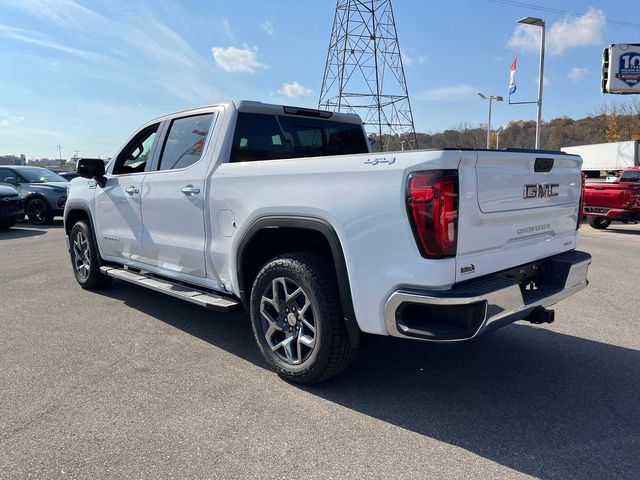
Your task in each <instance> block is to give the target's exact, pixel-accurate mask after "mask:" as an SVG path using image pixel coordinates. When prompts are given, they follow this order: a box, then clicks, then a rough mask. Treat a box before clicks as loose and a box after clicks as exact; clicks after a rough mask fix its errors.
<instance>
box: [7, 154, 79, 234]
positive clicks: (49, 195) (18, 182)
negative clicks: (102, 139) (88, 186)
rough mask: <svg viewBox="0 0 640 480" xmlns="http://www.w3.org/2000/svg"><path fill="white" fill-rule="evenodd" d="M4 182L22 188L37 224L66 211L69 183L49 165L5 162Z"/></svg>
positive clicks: (50, 219)
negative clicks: (23, 164) (38, 165)
mask: <svg viewBox="0 0 640 480" xmlns="http://www.w3.org/2000/svg"><path fill="white" fill-rule="evenodd" d="M0 183H4V184H5V185H10V186H12V187H13V188H15V189H16V190H17V191H18V193H19V194H20V197H21V198H22V202H23V204H24V210H25V213H26V215H27V217H28V218H29V221H30V222H31V223H33V224H34V225H44V224H48V223H51V221H52V220H53V217H54V216H61V215H62V214H63V213H64V206H65V204H66V202H67V187H68V185H69V182H68V181H67V180H65V179H64V178H62V177H60V175H58V174H56V173H54V172H52V171H50V170H48V169H46V168H40V167H24V166H8V165H7V166H5V165H2V166H0Z"/></svg>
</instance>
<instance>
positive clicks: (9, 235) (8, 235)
mask: <svg viewBox="0 0 640 480" xmlns="http://www.w3.org/2000/svg"><path fill="white" fill-rule="evenodd" d="M31 227H32V225H22V224H18V225H16V226H15V227H11V228H9V229H7V230H0V241H2V240H10V239H16V238H28V237H37V236H39V235H44V234H45V233H47V231H46V230H40V229H34V228H31Z"/></svg>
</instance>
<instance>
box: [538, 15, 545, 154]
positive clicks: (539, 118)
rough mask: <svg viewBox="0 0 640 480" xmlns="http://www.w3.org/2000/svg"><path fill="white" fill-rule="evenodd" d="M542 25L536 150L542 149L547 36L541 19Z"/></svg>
mask: <svg viewBox="0 0 640 480" xmlns="http://www.w3.org/2000/svg"><path fill="white" fill-rule="evenodd" d="M540 21H541V22H542V25H540V27H541V28H542V38H541V40H540V68H539V71H540V76H539V79H538V118H537V119H536V150H538V149H540V148H541V146H540V128H541V127H542V87H543V85H544V37H545V23H544V20H540Z"/></svg>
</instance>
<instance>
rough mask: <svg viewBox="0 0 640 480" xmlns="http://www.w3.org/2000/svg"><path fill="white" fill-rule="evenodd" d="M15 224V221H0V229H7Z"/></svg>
mask: <svg viewBox="0 0 640 480" xmlns="http://www.w3.org/2000/svg"><path fill="white" fill-rule="evenodd" d="M15 224H16V222H3V223H0V230H9V229H10V228H11V227H13V226H14V225H15Z"/></svg>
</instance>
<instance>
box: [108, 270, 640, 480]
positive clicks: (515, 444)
mask: <svg viewBox="0 0 640 480" xmlns="http://www.w3.org/2000/svg"><path fill="white" fill-rule="evenodd" d="M142 290H143V289H141V288H133V287H130V286H126V285H123V284H121V283H118V282H115V284H114V286H113V288H111V289H108V290H105V291H104V292H101V293H102V294H106V295H107V296H109V297H112V298H116V299H119V300H122V301H123V302H125V304H127V305H128V306H129V307H132V308H135V309H137V310H140V311H142V312H144V313H146V314H148V315H151V316H153V317H155V318H157V319H158V320H161V321H163V322H165V323H167V324H169V325H172V326H174V327H175V328H178V329H180V330H182V331H184V332H186V333H188V334H191V335H194V336H196V337H198V338H200V339H202V340H205V341H207V342H209V343H211V344H213V345H215V346H217V347H219V348H222V349H224V350H226V351H228V352H230V353H232V354H234V355H237V356H239V357H241V358H243V359H244V360H246V361H249V362H251V363H253V364H255V365H258V366H261V367H265V368H266V364H265V362H264V361H263V360H262V358H261V357H260V355H259V353H258V351H257V347H256V346H255V344H254V340H253V336H252V333H251V328H250V325H249V321H248V319H247V317H246V315H244V314H243V313H241V312H240V313H235V314H226V315H225V314H216V313H211V312H207V311H205V310H202V309H200V308H199V307H197V306H193V305H189V304H186V303H182V302H181V301H179V300H176V299H172V298H168V297H165V296H163V295H161V294H158V293H155V292H148V291H144V294H141V293H142ZM299 388H301V389H302V390H304V391H307V392H309V393H311V394H313V395H316V396H318V397H320V398H322V399H325V400H327V401H330V402H333V403H335V404H338V405H342V406H344V407H346V408H348V409H351V410H354V411H357V412H360V413H362V414H364V415H367V416H370V417H373V418H375V419H378V420H382V421H384V422H388V423H390V424H392V425H395V426H398V427H400V428H403V429H406V430H409V431H412V432H416V433H418V434H421V435H424V436H427V437H430V438H434V439H437V440H440V441H442V442H446V443H448V444H451V445H455V446H458V447H461V448H463V449H465V450H467V451H469V452H472V453H474V454H477V455H480V456H482V457H484V458H486V459H489V460H491V461H494V462H497V463H499V464H502V465H505V466H507V467H509V468H511V469H514V470H517V471H519V472H522V473H525V474H528V475H532V476H535V477H538V478H558V479H560V478H562V479H564V478H581V479H584V478H637V477H636V475H637V473H638V471H640V435H639V434H638V432H640V407H639V406H638V405H639V400H640V352H639V351H636V350H633V349H628V348H622V347H618V346H614V345H608V344H605V343H600V342H596V341H592V340H586V339H583V338H579V337H574V336H570V335H565V334H561V333H557V332H554V331H551V330H548V329H544V328H536V327H530V326H525V325H521V324H516V325H513V326H510V327H507V328H505V329H503V330H501V331H498V332H495V333H493V334H490V335H487V336H485V337H483V338H481V339H479V340H478V341H475V342H472V343H467V344H463V345H431V344H424V343H420V342H412V341H402V340H396V339H392V338H380V339H379V340H375V341H373V342H368V343H367V344H366V345H364V346H363V347H362V348H361V349H360V351H359V353H358V356H357V358H356V359H355V361H354V363H353V365H352V366H351V367H350V368H349V369H348V370H347V371H345V372H344V373H342V374H341V375H339V376H337V377H335V378H334V379H332V380H329V381H327V382H325V383H323V384H321V385H318V386H314V387H299ZM389 441H390V442H393V441H394V440H393V439H390V440H389ZM408 448H410V447H408ZM415 448H416V449H419V448H420V446H419V445H416V446H415ZM411 454H412V458H415V454H416V451H415V450H414V451H412V452H411ZM430 454H431V455H433V449H431V450H430V453H427V452H425V454H424V463H425V465H428V464H429V462H430V458H429V455H430ZM397 460H398V462H402V461H403V460H402V459H401V458H398V459H397ZM439 461H440V462H441V461H442V459H439ZM457 468H462V466H461V465H459V466H458V467H457ZM468 473H469V474H470V476H473V474H472V472H468Z"/></svg>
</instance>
